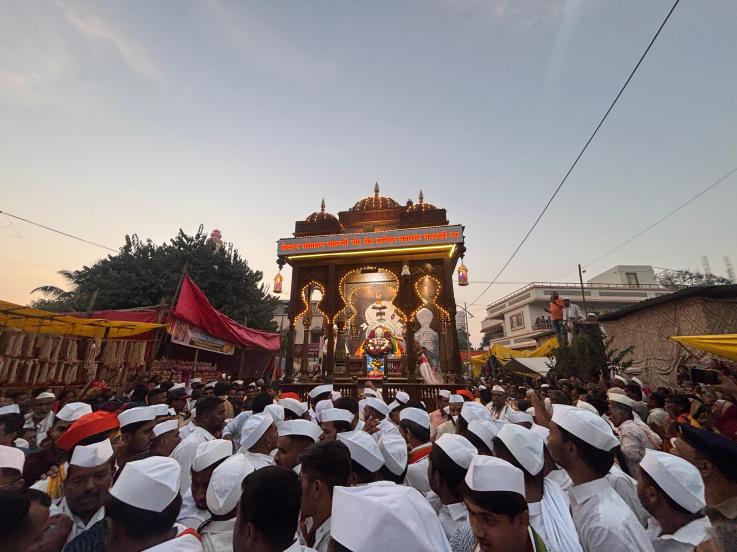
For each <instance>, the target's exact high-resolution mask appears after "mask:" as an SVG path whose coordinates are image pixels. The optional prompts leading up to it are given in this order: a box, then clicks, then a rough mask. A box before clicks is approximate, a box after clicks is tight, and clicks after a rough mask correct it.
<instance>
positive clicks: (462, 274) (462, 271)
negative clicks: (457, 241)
mask: <svg viewBox="0 0 737 552" xmlns="http://www.w3.org/2000/svg"><path fill="white" fill-rule="evenodd" d="M458 285H459V286H461V287H463V286H467V285H468V268H466V265H464V264H463V261H461V266H459V267H458Z"/></svg>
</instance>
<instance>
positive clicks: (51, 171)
mask: <svg viewBox="0 0 737 552" xmlns="http://www.w3.org/2000/svg"><path fill="white" fill-rule="evenodd" d="M671 4H672V2H671V1H670V0H668V1H664V0H648V1H647V2H643V1H641V0H620V1H616V2H615V1H603V0H587V1H583V0H580V1H576V0H568V1H566V0H416V1H409V0H408V1H399V0H391V1H390V0H384V1H382V0H378V1H376V2H326V1H318V0H316V1H311V2H297V1H292V2H285V1H269V2H226V1H223V2H217V1H206V0H199V1H191V2H190V1H186V0H159V1H157V2H137V3H134V4H131V3H130V2H123V1H110V2H92V1H89V2H73V1H64V2H48V1H45V0H44V1H34V0H17V1H13V0H5V1H4V2H3V17H2V18H0V129H1V131H0V211H6V212H8V213H12V214H14V215H18V216H21V217H24V218H27V219H30V220H33V221H36V222H39V223H41V224H44V225H47V226H51V227H53V228H58V229H60V230H63V231H65V232H68V233H71V234H75V235H78V236H81V237H84V238H86V239H88V240H91V241H95V242H98V243H101V244H104V245H107V246H109V247H111V248H113V249H117V248H118V247H120V246H121V245H122V243H123V237H124V236H125V235H126V234H133V233H136V234H138V235H139V236H140V237H142V238H151V239H153V240H154V241H156V242H163V241H165V240H167V239H169V238H170V237H172V236H173V235H175V234H176V232H177V231H178V229H179V228H182V229H184V230H185V231H186V232H188V233H194V232H195V231H196V230H197V227H198V226H199V225H200V224H202V225H204V228H205V229H206V230H208V231H209V230H211V229H214V228H218V229H220V230H221V232H222V233H223V238H224V240H225V241H231V242H233V243H234V245H235V247H237V248H238V249H239V251H240V252H241V253H242V255H243V256H244V257H245V258H246V259H247V260H248V262H249V264H250V265H251V267H253V268H255V269H258V270H261V271H263V272H264V276H265V281H266V282H267V283H270V282H271V279H272V277H273V276H274V274H275V273H276V270H277V266H276V264H275V260H276V240H277V239H278V238H281V237H286V236H289V235H290V233H291V232H292V231H293V229H294V221H295V220H298V219H304V218H305V217H306V216H307V215H309V214H310V213H311V212H313V211H316V210H318V209H319V205H320V201H321V199H322V198H323V197H324V198H325V201H326V203H327V209H328V211H331V212H334V213H337V212H338V211H342V210H346V209H348V208H349V207H351V206H352V205H353V204H354V203H355V202H356V201H358V200H359V199H361V198H362V197H365V196H367V195H371V193H372V190H373V185H374V182H379V185H380V186H381V189H382V193H383V194H384V195H387V196H390V197H393V198H394V199H396V200H397V201H399V202H400V203H404V202H406V200H407V199H408V198H413V199H414V200H416V198H417V196H418V194H419V191H420V190H423V192H424V195H425V199H426V200H427V201H428V202H431V203H433V204H435V205H437V206H440V207H443V208H445V209H446V210H447V214H448V218H449V220H450V222H451V223H454V224H463V225H465V235H466V247H467V254H466V258H465V263H466V265H467V266H468V268H469V271H470V278H471V282H472V285H470V286H468V287H466V288H456V301H457V302H458V303H460V304H463V303H464V302H466V303H468V304H469V311H470V312H471V314H472V315H473V316H474V318H473V319H472V320H471V329H472V334H473V337H472V340H473V341H474V342H477V341H478V339H480V336H479V334H478V330H479V327H480V321H481V319H482V318H483V317H484V306H485V305H486V304H488V303H489V302H491V301H492V300H494V299H495V298H498V297H500V296H503V295H505V294H507V293H509V292H511V291H513V290H514V289H516V288H519V287H521V286H522V285H523V283H524V282H530V281H571V280H574V281H575V277H576V274H575V271H576V265H577V263H581V264H583V265H585V266H586V265H588V264H589V263H590V261H592V260H594V259H596V258H597V257H599V256H600V255H601V254H602V253H604V252H606V251H608V250H609V249H611V248H612V247H614V246H616V245H618V244H619V243H621V242H623V241H624V240H626V239H627V238H629V237H630V236H632V235H633V234H635V233H637V232H638V231H640V230H641V229H643V228H645V227H647V226H648V225H650V224H651V223H653V222H654V221H655V220H657V219H658V218H660V217H661V216H663V215H664V214H666V213H667V212H668V211H670V210H671V209H673V208H675V207H677V206H678V205H679V204H681V203H683V202H684V201H686V200H687V199H689V198H690V197H691V196H693V195H695V194H696V193H698V192H699V191H700V190H702V189H703V188H705V187H707V186H708V185H709V184H710V183H712V182H714V181H715V180H717V179H718V178H719V177H720V176H722V175H724V174H725V173H727V172H728V171H730V170H732V169H734V168H735V167H737V156H735V151H737V105H735V104H736V103H737V95H736V94H735V90H737V72H735V71H734V54H735V52H736V51H737V34H736V33H734V27H733V22H734V21H735V20H737V3H735V2H733V1H732V0H709V1H708V2H704V1H698V0H683V1H682V2H681V3H680V5H679V6H678V7H677V8H676V10H675V12H674V14H673V16H672V17H671V19H670V21H669V22H668V24H667V25H666V27H665V29H664V30H663V32H662V34H661V36H660V38H659V39H658V41H657V42H656V43H655V45H654V47H653V49H652V50H651V51H650V54H649V55H648V57H647V58H646V60H645V61H644V63H643V64H642V66H641V67H640V69H639V71H638V73H637V75H636V76H635V78H634V79H633V81H632V82H631V83H630V85H629V86H628V88H627V90H626V91H625V93H624V94H623V96H622V97H621V99H620V101H619V103H618V104H617V106H616V107H615V109H614V111H613V112H612V114H611V115H610V117H609V119H608V120H607V122H606V123H605V125H604V127H603V128H602V129H601V131H600V132H599V134H598V135H597V137H596V138H595V140H594V141H593V143H592V144H591V146H590V148H589V149H588V151H587V152H586V154H585V155H584V157H583V158H582V159H581V161H580V162H579V164H578V166H577V168H576V169H575V171H574V172H573V173H572V175H571V176H570V177H569V179H568V182H567V184H566V186H565V187H564V188H563V190H562V191H561V193H560V194H559V195H558V197H557V198H556V200H555V201H554V202H553V204H552V205H551V207H550V209H549V210H548V212H547V213H546V215H545V217H544V218H543V219H542V221H541V222H540V224H539V225H538V227H537V228H536V230H535V231H534V232H533V234H532V235H531V236H530V239H529V241H528V242H527V243H526V244H525V246H524V247H523V248H522V249H521V250H520V252H519V253H518V254H517V256H516V257H515V258H514V259H513V261H512V262H511V264H510V265H509V267H508V268H507V269H506V270H505V271H504V273H503V274H502V275H501V276H500V278H499V282H500V283H499V284H498V285H494V286H492V287H491V289H489V290H488V292H486V294H485V295H484V296H483V297H481V298H479V299H478V300H477V297H478V295H479V294H480V293H481V292H482V291H483V290H484V288H485V287H486V284H485V283H484V282H489V281H491V280H492V279H493V278H494V276H496V274H497V272H498V271H499V269H500V268H501V267H502V265H503V264H504V262H505V261H506V259H507V258H508V257H509V255H510V254H511V253H512V251H513V250H514V249H515V247H516V246H517V244H518V243H519V242H520V240H521V239H522V237H523V236H524V234H525V233H526V232H527V230H528V228H529V227H530V225H531V224H532V222H533V221H534V219H535V218H536V217H537V215H538V213H539V212H540V210H541V209H542V207H543V206H544V204H545V202H546V201H547V200H548V198H549V196H550V194H551V193H552V192H553V190H554V189H555V187H556V186H557V185H558V183H559V182H560V180H561V178H562V177H563V175H564V174H565V172H566V171H567V169H568V167H569V166H570V164H571V163H572V161H573V159H574V158H575V156H576V154H577V153H578V151H579V150H580V148H581V147H582V145H583V144H584V142H585V141H586V139H587V138H588V136H589V135H590V133H591V132H592V130H593V128H594V127H595V125H596V124H597V122H598V121H599V119H600V118H601V116H602V115H603V113H604V112H605V110H606V108H607V107H608V106H609V104H610V102H611V101H612V99H613V97H614V95H615V94H616V92H617V91H618V89H619V87H620V86H621V85H622V83H623V82H624V80H625V78H626V77H627V75H628V74H629V72H630V71H631V69H632V67H633V66H634V64H635V62H636V61H637V59H638V58H639V56H640V55H641V53H642V52H643V50H644V49H645V47H646V46H647V44H648V42H649V41H650V39H651V37H652V35H653V34H654V32H655V30H656V29H657V27H658V26H659V25H660V23H661V21H662V20H663V18H664V17H665V15H666V13H667V12H668V10H669V9H670V7H671ZM134 7H135V9H133V8H134ZM736 202H737V175H733V176H732V177H731V178H729V179H727V180H725V181H724V182H723V183H722V184H720V185H719V186H716V187H715V188H714V189H713V190H711V191H710V192H708V193H707V194H705V195H704V196H703V197H701V198H699V199H698V200H696V201H694V202H693V203H692V204H690V205H689V206H688V207H686V208H685V209H683V210H682V211H680V212H679V213H678V214H676V215H675V216H673V217H672V218H670V219H668V220H667V221H665V222H664V223H662V224H661V225H659V226H657V227H656V228H654V229H653V230H651V231H649V232H648V233H646V234H644V235H643V236H642V237H640V238H638V239H636V240H634V241H633V242H632V243H630V244H629V245H627V246H626V247H623V248H621V249H620V250H618V251H616V252H615V253H613V254H612V255H610V256H608V257H606V258H605V259H602V260H601V261H598V262H597V263H595V264H592V265H590V266H587V275H591V276H593V275H594V274H597V273H599V272H603V271H605V270H606V269H608V268H610V267H612V266H614V265H617V264H645V265H653V266H656V267H664V268H674V269H682V268H696V269H700V267H701V258H702V256H707V257H708V259H709V260H710V262H711V266H712V270H713V271H714V272H715V273H724V263H723V258H724V256H731V257H732V258H733V259H735V261H737V249H736V248H737V240H736V239H735V237H736V236H735V228H737V226H735V223H734V205H735V203H736ZM106 254H107V252H106V251H105V250H104V249H100V248H97V247H95V246H92V245H88V244H84V243H80V242H77V241H74V240H72V239H69V238H65V237H63V236H60V235H57V234H53V233H51V232H49V231H46V230H43V229H40V228H37V227H34V226H31V225H29V224H26V223H24V222H20V221H17V220H12V219H9V218H7V217H5V216H3V215H0V267H1V269H0V292H1V293H0V297H1V298H2V299H5V300H8V301H13V302H18V303H24V304H25V303H28V302H29V301H31V300H32V299H33V298H34V296H32V295H31V294H30V291H31V290H32V289H33V288H35V287H37V286H39V285H45V284H55V285H61V286H64V285H65V283H64V282H63V280H62V279H61V278H60V277H59V276H58V275H57V273H56V272H57V271H58V270H60V269H75V268H80V267H81V266H83V265H89V264H92V263H94V262H95V261H96V260H98V259H99V258H101V257H103V256H105V255H106ZM285 276H286V282H285V284H286V285H285V289H289V274H288V271H287V273H286V274H285Z"/></svg>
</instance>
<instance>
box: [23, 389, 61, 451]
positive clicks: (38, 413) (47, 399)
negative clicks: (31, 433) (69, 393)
mask: <svg viewBox="0 0 737 552" xmlns="http://www.w3.org/2000/svg"><path fill="white" fill-rule="evenodd" d="M55 400H56V396H55V395H54V394H53V393H51V392H49V391H44V392H42V393H39V394H38V395H37V396H36V398H35V399H34V400H33V403H32V404H33V406H32V407H31V412H29V413H28V414H26V423H25V424H24V425H23V428H24V429H35V430H36V442H37V443H38V445H39V446H41V443H42V442H43V440H44V439H45V438H46V433H47V432H48V431H49V429H51V425H52V424H53V423H54V413H53V412H52V411H51V405H52V404H53V403H54V401H55Z"/></svg>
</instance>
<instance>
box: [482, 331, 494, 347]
mask: <svg viewBox="0 0 737 552" xmlns="http://www.w3.org/2000/svg"><path fill="white" fill-rule="evenodd" d="M490 345H491V332H484V336H483V337H482V338H481V345H480V348H481V349H486V348H487V347H489V346H490Z"/></svg>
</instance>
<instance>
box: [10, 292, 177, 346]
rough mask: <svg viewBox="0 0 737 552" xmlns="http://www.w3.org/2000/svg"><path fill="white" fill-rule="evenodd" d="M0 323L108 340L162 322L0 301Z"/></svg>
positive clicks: (37, 330)
mask: <svg viewBox="0 0 737 552" xmlns="http://www.w3.org/2000/svg"><path fill="white" fill-rule="evenodd" d="M0 326H5V327H10V328H17V329H20V330H23V331H25V332H29V333H40V334H58V335H74V336H81V337H93V338H95V337H98V338H111V339H114V338H126V337H133V336H137V335H140V334H144V333H146V332H150V331H152V330H156V329H158V328H163V327H165V325H164V324H154V323H150V322H136V321H120V320H105V319H103V318H80V317H77V316H70V315H67V314H57V313H54V312H49V311H45V310H41V309H34V308H31V307H24V306H23V305H16V304H15V303H9V302H7V301H0Z"/></svg>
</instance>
